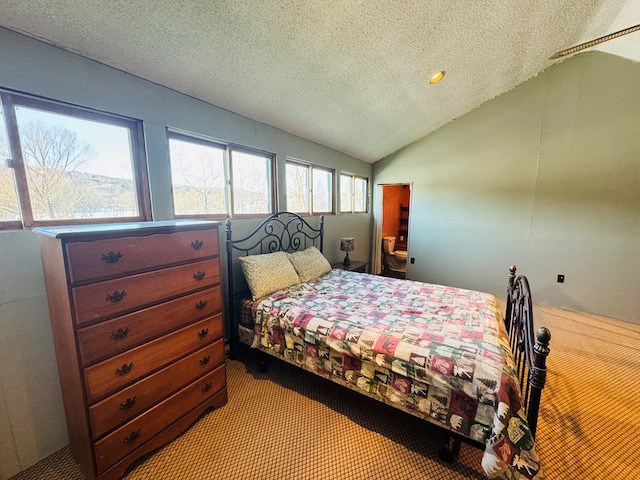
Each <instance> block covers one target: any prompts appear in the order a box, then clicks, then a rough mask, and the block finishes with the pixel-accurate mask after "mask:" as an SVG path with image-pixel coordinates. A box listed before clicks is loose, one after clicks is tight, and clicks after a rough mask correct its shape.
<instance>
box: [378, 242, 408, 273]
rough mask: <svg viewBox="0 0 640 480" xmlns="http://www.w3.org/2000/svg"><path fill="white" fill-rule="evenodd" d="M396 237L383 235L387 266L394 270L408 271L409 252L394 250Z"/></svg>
mask: <svg viewBox="0 0 640 480" xmlns="http://www.w3.org/2000/svg"><path fill="white" fill-rule="evenodd" d="M395 246H396V237H382V249H383V251H384V255H385V258H386V264H387V267H389V270H392V271H394V272H406V271H407V252H406V251H404V250H394V248H395Z"/></svg>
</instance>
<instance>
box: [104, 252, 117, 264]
mask: <svg viewBox="0 0 640 480" xmlns="http://www.w3.org/2000/svg"><path fill="white" fill-rule="evenodd" d="M121 258H122V254H121V253H120V252H118V253H115V252H109V253H103V254H102V257H101V260H102V261H103V262H106V263H118V260H120V259H121Z"/></svg>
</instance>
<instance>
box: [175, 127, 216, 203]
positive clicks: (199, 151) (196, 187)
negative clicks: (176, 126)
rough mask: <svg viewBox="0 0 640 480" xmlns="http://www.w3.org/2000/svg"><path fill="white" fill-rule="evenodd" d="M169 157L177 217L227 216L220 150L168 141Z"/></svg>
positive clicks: (179, 140) (192, 143)
mask: <svg viewBox="0 0 640 480" xmlns="http://www.w3.org/2000/svg"><path fill="white" fill-rule="evenodd" d="M169 158H170V162H171V187H172V189H173V210H174V213H175V214H176V215H205V214H218V215H224V214H226V211H227V210H226V208H225V193H224V148H223V147H218V146H215V145H204V144H201V143H195V142H189V141H188V140H182V139H176V138H170V139H169Z"/></svg>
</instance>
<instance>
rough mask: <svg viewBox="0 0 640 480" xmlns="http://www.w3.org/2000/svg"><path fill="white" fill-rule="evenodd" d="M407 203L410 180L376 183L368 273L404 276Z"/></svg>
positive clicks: (407, 242) (407, 241)
mask: <svg viewBox="0 0 640 480" xmlns="http://www.w3.org/2000/svg"><path fill="white" fill-rule="evenodd" d="M410 204H411V184H385V185H378V186H377V189H376V196H375V205H374V227H375V228H374V235H375V236H374V242H373V243H374V245H373V251H372V257H373V258H372V261H371V265H372V267H373V268H372V270H371V272H372V273H377V274H382V275H386V276H391V277H396V278H406V272H407V256H408V253H407V252H408V247H409V216H410Z"/></svg>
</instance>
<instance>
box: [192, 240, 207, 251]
mask: <svg viewBox="0 0 640 480" xmlns="http://www.w3.org/2000/svg"><path fill="white" fill-rule="evenodd" d="M202 245H204V244H203V243H202V241H200V240H196V241H195V242H192V243H191V248H193V249H194V250H200V249H201V248H202Z"/></svg>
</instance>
